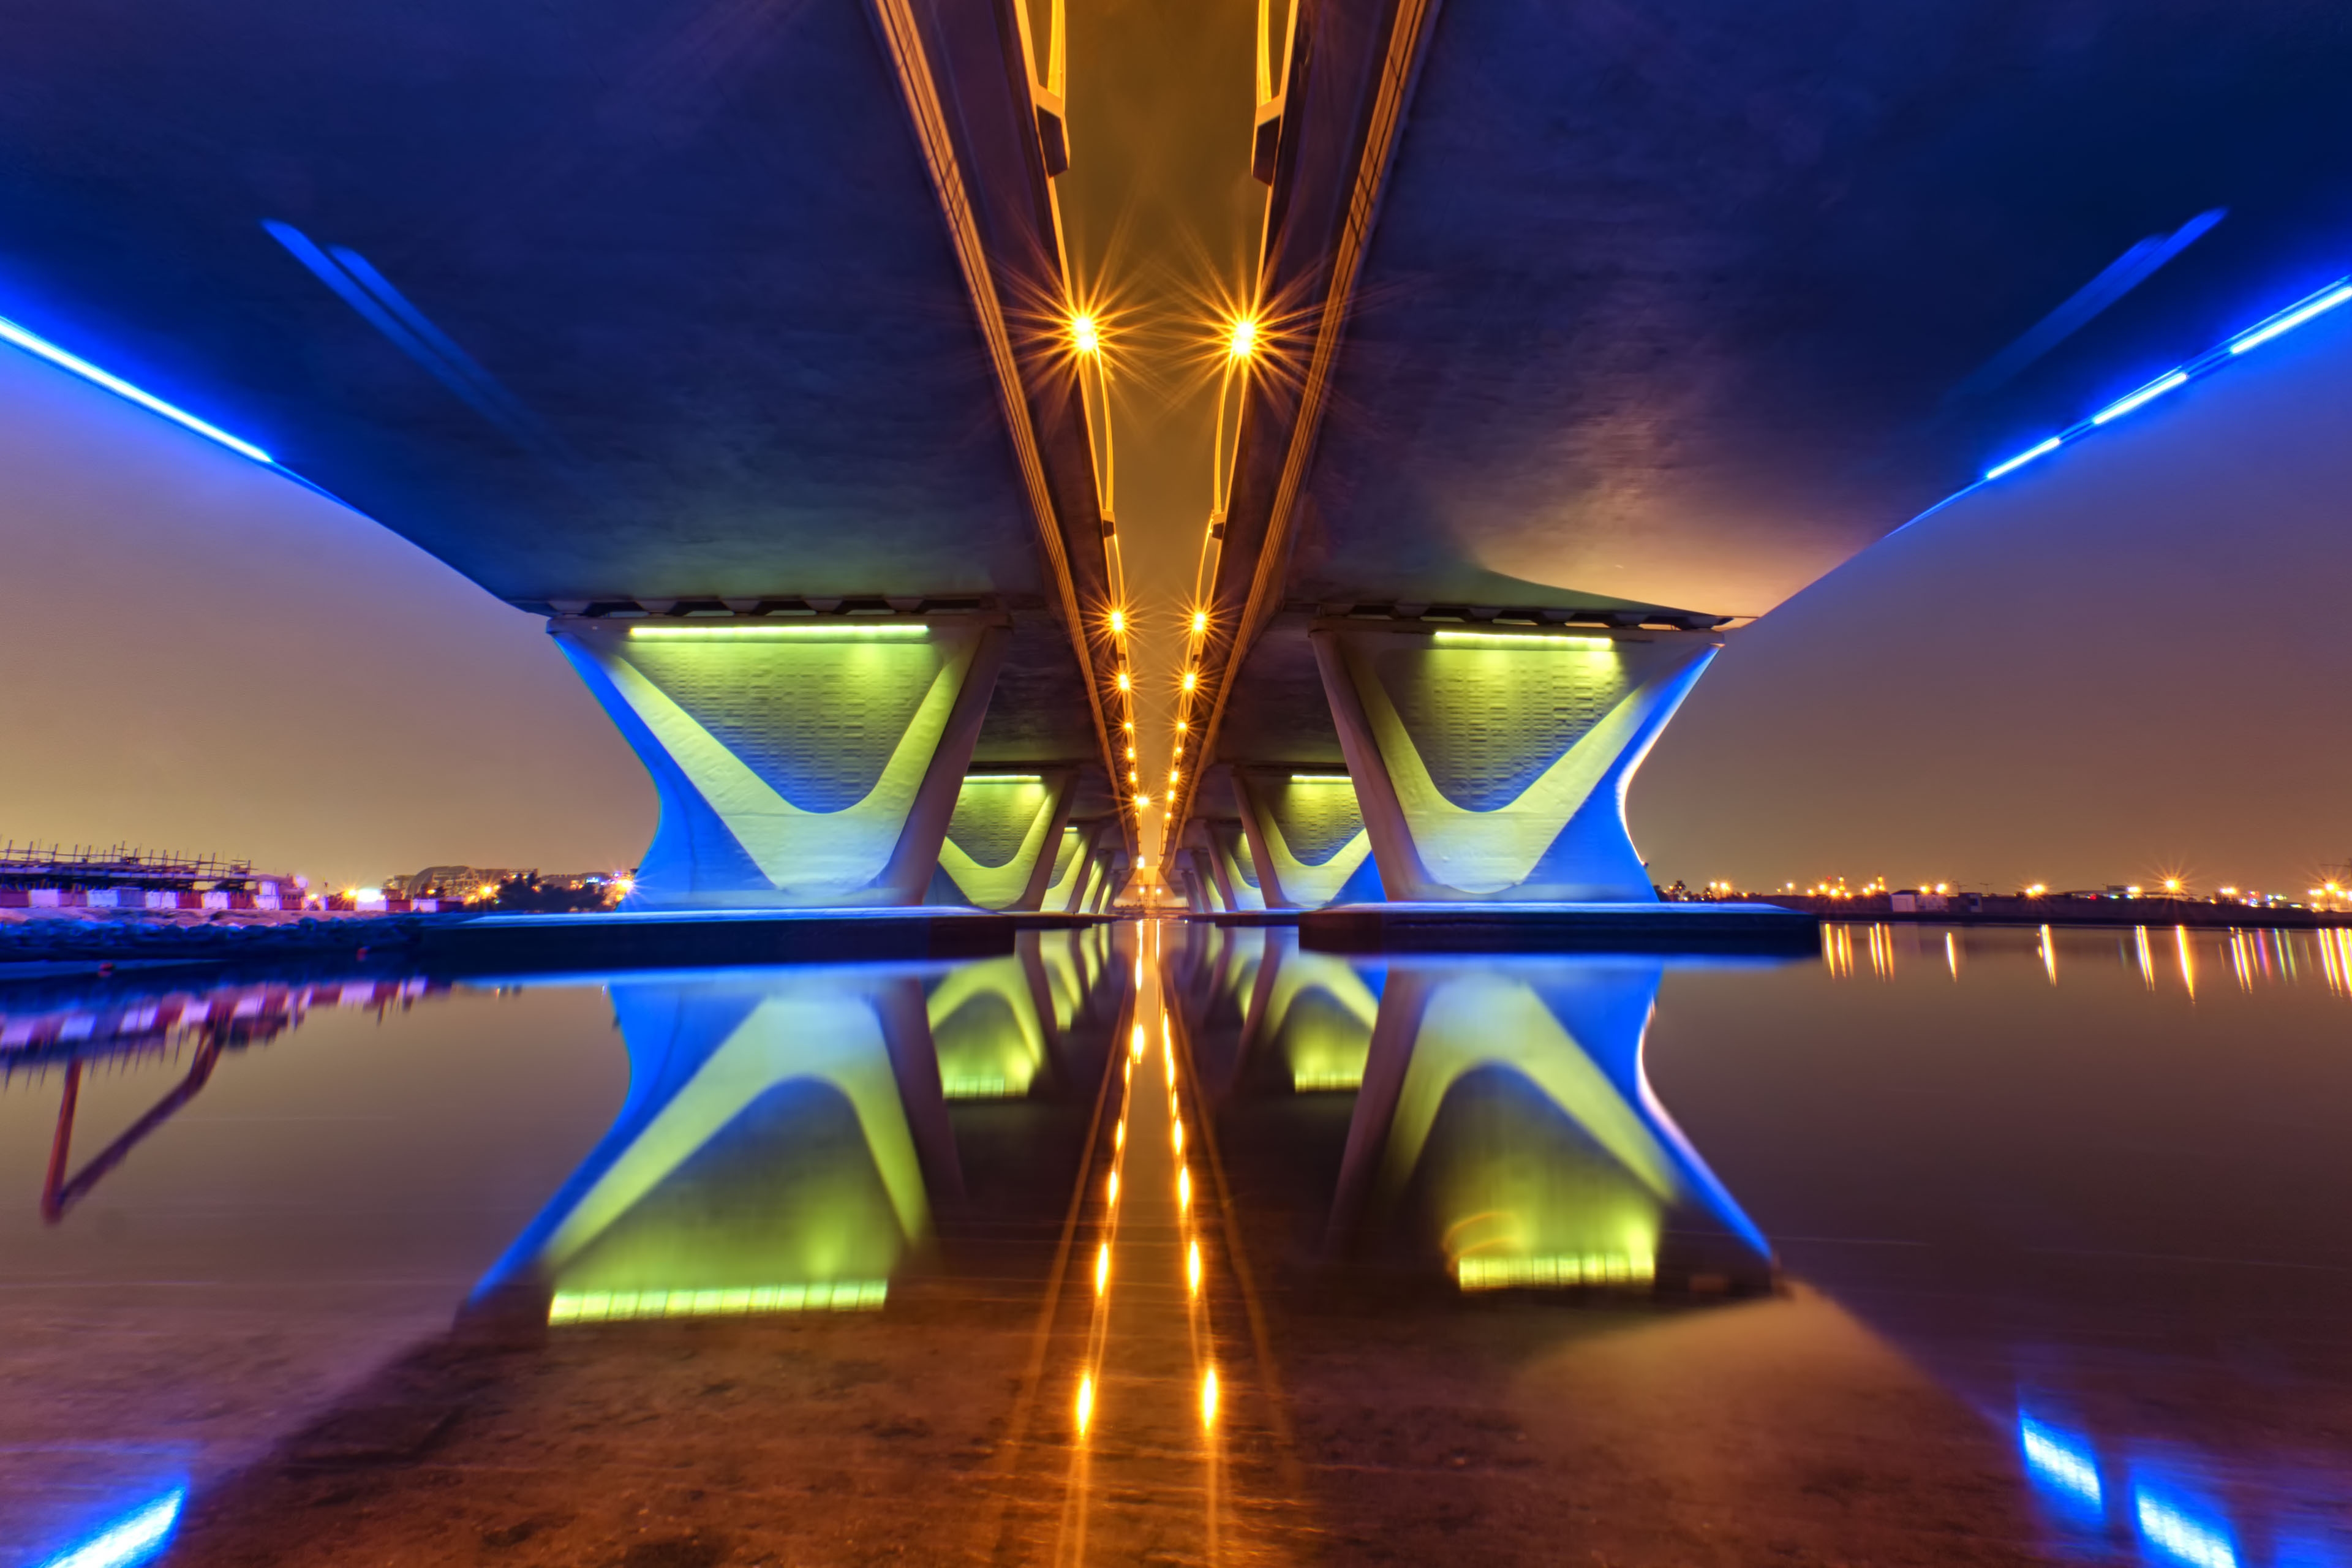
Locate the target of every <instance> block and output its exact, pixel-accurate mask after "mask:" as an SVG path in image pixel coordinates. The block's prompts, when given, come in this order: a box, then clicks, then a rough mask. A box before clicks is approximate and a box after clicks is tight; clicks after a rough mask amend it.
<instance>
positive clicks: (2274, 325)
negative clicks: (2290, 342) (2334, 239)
mask: <svg viewBox="0 0 2352 1568" xmlns="http://www.w3.org/2000/svg"><path fill="white" fill-rule="evenodd" d="M2345 300H2352V278H2338V279H2336V281H2335V282H2333V283H2330V284H2329V285H2328V286H2327V287H2326V288H2325V289H2321V290H2320V291H2319V292H2318V293H2316V294H2314V295H2312V296H2310V297H2309V298H2308V299H2304V300H2296V301H2295V302H2294V304H2292V305H2289V306H2288V307H2287V308H2286V309H2285V310H2281V311H2280V312H2279V313H2278V314H2277V315H2275V316H2273V317H2270V318H2269V319H2268V320H2266V321H2257V322H2256V323H2255V324H2254V325H2253V326H2252V327H2249V328H2248V329H2247V330H2246V331H2242V332H2240V333H2239V334H2238V335H2237V336H2236V337H2234V338H2231V340H2230V352H2231V353H2232V354H2242V353H2245V352H2246V351H2247V350H2248V349H2251V348H2255V347H2258V346H2259V345H2261V344H2263V343H2266V342H2270V341H2271V340H2272V339H2273V338H2274V337H2277V336H2278V335H2279V334H2280V333H2281V332H2291V331H2294V329H2295V328H2297V327H2299V326H2301V325H2303V324H2304V322H2305V321H2309V320H2311V318H2312V317H2314V316H2317V315H2322V314H2325V313H2326V312H2327V311H2329V310H2334V309H2336V306H2338V305H2341V304H2342V303H2344V301H2345Z"/></svg>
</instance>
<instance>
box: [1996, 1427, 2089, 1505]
mask: <svg viewBox="0 0 2352 1568" xmlns="http://www.w3.org/2000/svg"><path fill="white" fill-rule="evenodd" d="M2017 1442H2018V1447H2021V1448H2022V1449H2023V1450H2024V1451H2025V1463H2026V1466H2027V1468H2030V1469H2032V1471H2033V1473H2034V1476H2035V1477H2036V1478H2037V1479H2041V1480H2043V1481H2047V1482H2048V1483H2050V1484H2051V1485H2052V1486H2053V1487H2056V1488H2057V1489H2059V1490H2061V1491H2063V1492H2065V1493H2066V1494H2068V1495H2069V1496H2070V1497H2073V1498H2074V1499H2075V1500H2079V1501H2082V1502H2085V1503H2088V1504H2090V1506H2091V1507H2093V1508H2099V1507H2101V1506H2103V1505H2104V1504H2105V1499H2106V1492H2105V1489H2104V1488H2103V1487H2102V1486H2101V1485H2100V1484H2099V1461H2098V1458H2097V1456H2096V1455H2095V1454H2093V1453H2092V1452H2091V1450H2090V1448H2089V1447H2088V1446H2086V1445H2083V1444H2081V1443H2080V1442H2079V1441H2074V1442H2070V1441H2068V1440H2067V1439H2066V1437H2065V1436H2063V1434H2061V1433H2060V1432H2059V1431H2058V1430H2057V1429H2056V1428H2054V1427H2051V1426H2043V1425H2042V1423H2041V1422H2039V1421H2036V1420H2034V1419H2033V1418H2032V1416H2030V1415H2020V1416H2019V1417H2018V1418H2017Z"/></svg>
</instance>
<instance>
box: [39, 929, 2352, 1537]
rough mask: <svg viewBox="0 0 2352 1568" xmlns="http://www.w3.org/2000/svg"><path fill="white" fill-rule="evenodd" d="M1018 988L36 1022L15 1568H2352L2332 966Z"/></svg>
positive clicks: (1840, 969) (538, 987) (1893, 954)
mask: <svg viewBox="0 0 2352 1568" xmlns="http://www.w3.org/2000/svg"><path fill="white" fill-rule="evenodd" d="M1023 943H1024V945H1023V947H1022V949H1021V950H1020V951H1019V952H1016V953H1015V954H1013V955H1012V956H1010V957H1005V958H999V959H991V960H984V961H977V962H971V963H958V964H931V965H875V966H843V967H823V968H802V969H769V970H728V971H717V972H707V973H706V972H679V971H666V972H636V973H625V974H594V975H572V976H551V977H530V978H525V979H522V980H519V981H515V982H509V983H506V984H457V985H454V986H453V985H449V984H444V983H441V982H437V981H435V980H433V979H430V978H428V977H409V976H403V975H386V974H366V975H323V976H321V975H311V976H306V977H299V978H297V977H259V978H250V979H247V980H243V981H240V982H239V983H236V984H220V985H213V984H199V983H194V982H188V981H185V980H164V979H154V978H147V979H142V978H141V977H139V976H137V975H125V976H118V977H116V978H115V979H113V980H110V981H108V982H104V983H99V984H90V983H80V982H77V983H58V982H48V983H41V982H32V983H20V984H13V985H7V986H0V1335H5V1338H4V1339H0V1387H5V1398H0V1568H19V1565H24V1568H33V1565H37V1564H45V1563H49V1562H50V1561H51V1560H52V1559H54V1558H56V1557H58V1554H60V1553H64V1552H70V1551H71V1550H73V1549H74V1548H76V1547H77V1546H79V1545H80V1544H81V1543H83V1542H89V1541H92V1540H95V1539H100V1538H103V1537H105V1536H106V1533H107V1532H108V1531H110V1530H120V1529H121V1528H123V1527H124V1526H125V1525H126V1522H127V1523H128V1524H129V1525H130V1526H131V1527H132V1529H133V1530H134V1532H135V1530H136V1529H137V1528H140V1527H141V1522H142V1521H147V1522H152V1523H154V1524H156V1525H158V1526H160V1524H161V1521H163V1518H165V1517H166V1516H168V1515H169V1514H170V1512H171V1509H172V1503H173V1500H175V1499H179V1498H181V1497H183V1495H184V1496H185V1499H186V1501H185V1514H184V1518H182V1519H181V1520H180V1521H179V1524H180V1529H179V1533H178V1535H177V1537H176V1542H175V1544H174V1546H173V1550H172V1552H171V1554H170V1556H169V1557H168V1558H167V1559H166V1560H167V1561H171V1562H174V1563H181V1562H185V1563H199V1562H201V1563H212V1562H222V1563H227V1562H247V1561H253V1562H275V1561H287V1562H297V1561H299V1562H310V1561H317V1562H321V1563H328V1562H338V1563H340V1562H360V1561H374V1562H398V1563H438V1562H443V1561H447V1562H451V1563H458V1562H466V1563H471V1562H478V1561H486V1560H490V1559H492V1558H495V1559H496V1560H499V1561H510V1562H516V1563H607V1562H614V1563H624V1564H625V1565H626V1568H660V1565H662V1564H665V1563H671V1564H690V1563H703V1564H716V1563H762V1562H774V1563H783V1562H867V1561H877V1560H880V1559H882V1558H885V1557H893V1556H896V1557H903V1558H905V1559H907V1560H929V1561H938V1560H950V1559H955V1558H969V1559H970V1560H972V1561H991V1560H992V1561H1003V1562H1019V1561H1036V1562H1045V1561H1054V1562H1068V1563H1075V1562H1080V1561H1099V1562H1124V1561H1194V1560H1198V1561H1204V1562H1206V1561H1235V1562H1239V1561H1244V1560H1248V1561H1329V1562H1352V1561H1371V1560H1381V1559H1388V1560H1396V1561H1427V1560H1431V1559H1432V1558H1434V1557H1437V1556H1440V1555H1450V1556H1453V1557H1465V1556H1466V1557H1468V1558H1470V1559H1471V1560H1484V1561H1513V1562H1528V1563H1536V1562H1559V1561H1573V1562H1586V1561H1605V1562H1612V1563H1645V1562H1655V1563H1691V1562H1722V1563H1742V1562H1753V1561H1759V1560H1774V1561H1790V1562H1872V1563H1890V1562H1901V1561H1917V1562H1938V1561H1951V1562H1971V1563H1973V1562H2012V1561H2034V1560H2060V1561H2063V1560H2090V1561H2116V1562H2147V1563H2189V1564H2200V1565H2211V1564H2225V1563H2244V1564H2249V1565H2252V1564H2278V1565H2281V1568H2302V1565H2306V1564H2309V1565H2317V1564H2330V1563H2340V1564H2347V1565H2352V1327H2347V1324H2348V1323H2352V1215H2347V1199H2352V1138H2347V1117H2352V946H2347V944H2345V943H2343V942H2338V941H2337V940H2336V938H2335V937H2334V936H2333V935H2332V934H2327V933H2316V934H2315V933H2309V932H2242V933H2230V932H2178V931H2172V930H2169V929H2162V930H2149V931H2130V930H2124V931H2081V930H2073V931H2070V930H2058V931H2032V930H2026V929H1990V928H1980V929H1974V930H1967V931H1960V930H1951V931H1947V930H1944V929H1940V928H1935V927H1912V926H1902V927H1867V926H1853V927H1841V928H1835V929H1834V930H1832V932H1831V934H1830V936H1829V939H1828V941H1827V942H1826V945H1825V952H1824V954H1823V956H1822V959H1821V960H1820V961H1818V962H1811V963H1800V964H1789V965H1780V966H1772V967H1732V966H1725V965H1722V964H1720V963H1700V962H1692V963H1681V962H1676V961H1671V960H1670V961H1666V962H1664V963H1661V962H1658V961H1655V960H1648V961H1632V960H1619V961H1594V960H1578V959H1564V958H1561V959H1528V958H1507V959H1506V958H1497V959H1475V958H1461V957H1456V956H1453V955H1447V956H1445V957H1443V958H1430V959H1394V960H1384V961H1360V960H1349V959H1341V958H1336V957H1332V956H1329V955H1324V954H1318V953H1313V952H1302V951H1300V950H1299V948H1298V947H1297V942H1296V940H1295V937H1293V936H1292V935H1291V934H1290V933H1287V932H1283V931H1223V930H1219V929H1215V928H1210V927H1203V926H1183V925H1177V924H1172V923H1171V924H1162V925H1160V926H1149V927H1147V926H1136V925H1127V926H1122V927H1119V928H1116V929H1113V928H1103V929H1100V930H1097V931H1090V932H1087V933H1083V934H1064V933H1046V934H1043V935H1033V936H1027V937H1024V938H1023ZM61 1113H64V1114H63V1115H62V1116H61ZM61 1130H62V1135H61ZM1115 1180H1116V1181H1117V1182H1118V1183H1120V1184H1123V1185H1121V1186H1120V1187H1118V1188H1117V1189H1114V1187H1113V1185H1112V1184H1113V1182H1114V1181H1115ZM689 1362H690V1363H693V1366H694V1368H695V1369H696V1370H694V1371H693V1372H692V1373H691V1378H690V1380H689V1383H680V1382H679V1381H678V1380H679V1379H680V1378H681V1377H687V1376H688V1373H684V1372H681V1371H680V1368H681V1366H683V1365H685V1364H686V1363H689ZM721 1368H724V1369H726V1371H725V1374H724V1375H720V1370H719V1369H721ZM746 1456H751V1458H746ZM117 1539H121V1537H117ZM665 1553H667V1555H665Z"/></svg>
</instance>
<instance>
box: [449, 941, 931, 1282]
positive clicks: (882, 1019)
mask: <svg viewBox="0 0 2352 1568" xmlns="http://www.w3.org/2000/svg"><path fill="white" fill-rule="evenodd" d="M610 988H611V994H612V997H613V1005H614V1013H615V1015H616V1016H617V1017H618V1019H619V1023H620V1027H621V1033H622V1037H623V1038H624V1040H625V1042H626V1044H627V1047H628V1051H629V1060H630V1073H629V1090H628V1096H627V1099H626V1100H625V1101H624V1103H623V1105H622V1108H621V1112H620V1114H619V1115H618V1116H617V1117H616V1118H615V1119H614V1124H613V1126H612V1128H611V1130H610V1131H607V1132H606V1134H605V1135H604V1138H603V1139H602V1140H601V1141H600V1142H598V1143H597V1145H596V1147H595V1148H594V1149H593V1151H592V1152H590V1153H589V1155H588V1157H587V1159H586V1160H584V1161H583V1162H582V1163H581V1165H580V1167H579V1169H578V1170H577V1171H576V1172H575V1173H573V1174H572V1178H571V1179H570V1180H569V1181H568V1182H566V1183H565V1184H564V1186H563V1188H562V1190H561V1191H560V1192H558V1193H557V1194H556V1196H555V1198H554V1199H553V1201H551V1203H550V1204H549V1205H547V1207H546V1208H545V1209H543V1210H542V1211H541V1214H540V1215H539V1217H538V1218H537V1219H535V1220H533V1221H532V1223H531V1225H530V1226H529V1227H528V1228H527V1229H526V1230H525V1231H524V1233H523V1235H522V1236H521V1237H520V1238H519V1239H518V1240H517V1241H516V1243H515V1244H514V1246H513V1247H510V1248H509V1251H508V1253H507V1255H506V1257H505V1258H501V1259H500V1260H499V1263H498V1264H497V1266H496V1267H495V1268H493V1269H492V1270H491V1272H490V1274H489V1276H488V1278H487V1279H485V1280H484V1282H483V1285H482V1287H481V1288H480V1289H478V1290H477V1292H476V1297H477V1300H479V1299H481V1298H482V1297H483V1296H485V1295H487V1294H488V1292H489V1291H491V1290H492V1289H496V1288H498V1287H500V1286H504V1285H507V1284H509V1282H519V1281H521V1280H523V1279H533V1280H535V1281H536V1282H537V1283H538V1284H539V1285H540V1286H541V1287H543V1288H544V1289H546V1290H547V1291H548V1292H550V1293H551V1295H552V1297H553V1299H554V1301H555V1306H554V1307H553V1308H552V1309H551V1310H552V1312H553V1313H554V1315H556V1316H557V1317H560V1318H564V1319H578V1318H603V1317H630V1316H641V1315H662V1314H664V1313H666V1312H668V1311H673V1310H683V1311H705V1310H708V1311H722V1310H745V1311H748V1310H753V1309H754V1305H755V1303H757V1304H759V1305H766V1306H773V1305H775V1304H777V1303H779V1302H782V1301H783V1300H786V1299H787V1298H786V1297H785V1296H780V1295H777V1294H775V1293H776V1292H788V1293H792V1294H790V1295H789V1300H791V1301H792V1302H793V1303H795V1304H800V1303H807V1304H814V1305H832V1304H835V1302H836V1300H838V1301H839V1302H840V1303H841V1304H843V1305H878V1304H879V1302H880V1300H881V1297H882V1293H883V1292H884V1291H885V1290H886V1289H887V1281H888V1279H889V1278H890V1276H891V1274H892V1273H893V1272H894V1271H895V1270H896V1269H897V1268H898V1265H899V1262H900V1261H901V1259H902V1258H904V1256H905V1255H906V1253H907V1251H908V1248H909V1247H912V1246H914V1245H915V1244H917V1243H918V1242H919V1240H920V1239H921V1238H922V1237H924V1236H925V1235H926V1234H927V1233H928V1231H929V1226H930V1212H931V1211H930V1200H929V1194H928V1191H927V1186H929V1185H930V1184H936V1186H937V1187H938V1188H939V1189H941V1190H943V1191H947V1192H954V1191H958V1190H960V1188H961V1171H960V1169H959V1167H958V1166H957V1163H956V1160H955V1149H954V1142H953V1139H952V1135H951V1133H950V1131H949V1129H948V1125H947V1121H946V1112H945V1106H944V1102H943V1100H942V1099H941V1096H940V1079H939V1069H938V1065H937V1062H936V1060H935V1058H933V1057H932V1055H931V1051H930V1037H929V1027H928V1020H927V1017H926V1014H925V1011H924V1006H923V998H922V992H921V987H920V984H919V981H918V979H917V978H916V977H915V976H914V975H912V974H909V973H906V972H904V971H898V970H891V969H882V968H870V969H832V968H819V969H810V970H805V971H792V970H773V971H764V972H753V971H739V972H722V973H717V974H709V975H697V976H690V977H688V976H653V977H646V976H639V975H618V976H614V977H613V979H612V981H611V984H610ZM927 1178H929V1182H928V1184H927ZM752 1292H763V1293H766V1294H762V1295H760V1296H757V1297H755V1296H754V1295H753V1294H751V1293H752ZM673 1302H675V1303H676V1306H674V1307H673V1306H672V1305H671V1303H673Z"/></svg>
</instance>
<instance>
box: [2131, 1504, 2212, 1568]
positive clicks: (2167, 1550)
mask: <svg viewBox="0 0 2352 1568" xmlns="http://www.w3.org/2000/svg"><path fill="white" fill-rule="evenodd" d="M2132 1500H2133V1503H2134V1505H2135V1511H2136V1513H2137V1518H2138V1521H2139V1532H2140V1535H2141V1536H2142V1538H2143V1539H2145V1540H2146V1541H2147V1543H2148V1545H2150V1546H2151V1547H2153V1548H2155V1549H2156V1552H2157V1553H2158V1555H2159V1556H2162V1557H2165V1558H2168V1559H2169V1560H2170V1561H2172V1562H2175V1563H2187V1564H2188V1565H2189V1568H2238V1552H2237V1548H2235V1547H2234V1546H2232V1545H2231V1544H2230V1538H2229V1537H2228V1536H2226V1535H2224V1534H2222V1533H2221V1531H2218V1530H2215V1529H2214V1528H2212V1527H2211V1526H2210V1525H2208V1524H2204V1523H2202V1522H2200V1521H2197V1520H2193V1519H2191V1518H2189V1516H2188V1515H2187V1514H2185V1513H2183V1512H2181V1511H2180V1510H2179V1509H2176V1508H2173V1507H2171V1506H2170V1505H2169V1504H2167V1503H2161V1502H2158V1500H2156V1499H2154V1498H2152V1497H2150V1496H2148V1495H2147V1493H2146V1492H2145V1491H2139V1490H2137V1489H2135V1490H2134V1492H2133V1494H2132Z"/></svg>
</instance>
